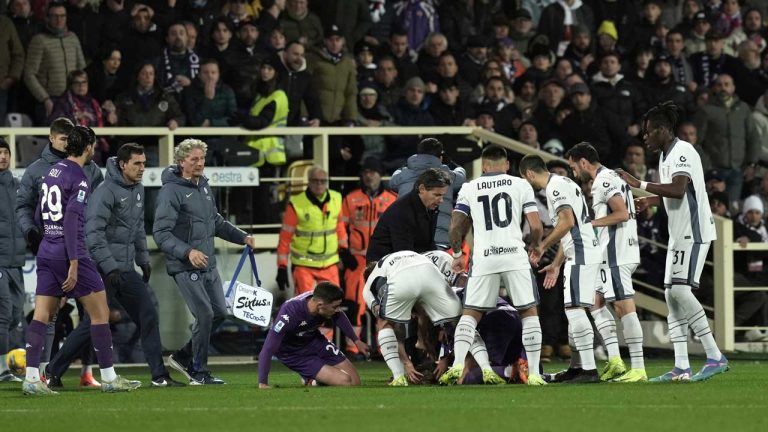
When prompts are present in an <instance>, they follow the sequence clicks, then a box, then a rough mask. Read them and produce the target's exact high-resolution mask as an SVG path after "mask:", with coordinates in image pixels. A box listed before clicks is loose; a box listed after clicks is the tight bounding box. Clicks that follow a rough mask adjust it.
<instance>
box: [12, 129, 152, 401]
mask: <svg viewBox="0 0 768 432" xmlns="http://www.w3.org/2000/svg"><path fill="white" fill-rule="evenodd" d="M95 144H96V135H95V134H94V133H93V131H92V130H91V129H89V128H86V127H81V126H77V127H75V128H74V129H73V130H72V132H71V133H70V134H69V137H68V140H67V148H66V154H67V158H66V159H63V160H61V161H59V162H57V163H56V164H54V165H52V166H51V168H50V170H49V171H48V174H47V175H46V177H45V179H44V180H43V182H42V184H41V185H40V196H41V198H40V203H39V204H38V207H37V211H36V212H35V218H36V219H37V222H38V225H39V226H42V227H43V231H44V234H43V241H42V243H41V244H40V249H39V250H38V253H37V291H36V293H35V294H36V295H35V312H34V316H33V318H32V322H31V323H30V324H29V327H28V328H27V344H26V348H27V376H26V379H25V380H24V383H23V385H22V391H23V392H24V394H26V395H46V394H56V392H54V391H52V390H50V389H49V388H48V386H47V385H46V384H45V382H43V381H42V380H41V379H40V369H39V366H40V356H41V354H42V350H43V344H44V343H45V330H46V325H47V324H48V320H49V319H50V317H51V315H53V314H54V313H56V311H57V310H58V305H59V301H60V298H61V297H64V296H67V297H71V298H76V299H78V300H79V301H80V302H81V303H82V304H83V306H84V307H85V310H86V312H87V313H88V315H89V316H90V317H91V323H92V324H91V340H92V341H93V347H94V350H95V351H96V356H97V358H98V361H99V370H100V372H101V380H102V381H101V382H102V384H101V389H102V391H105V392H116V391H130V390H134V389H136V388H138V387H139V386H141V383H140V382H138V381H129V380H126V379H124V378H122V377H120V376H118V375H117V374H116V373H115V369H114V368H113V367H112V333H111V332H110V330H109V308H108V306H107V296H106V294H105V292H104V283H103V282H102V280H101V277H100V276H99V272H98V271H97V269H96V264H95V263H94V262H93V261H92V260H91V258H90V256H89V255H88V250H87V249H86V247H85V209H86V206H87V204H88V195H89V194H90V186H89V184H88V179H87V177H86V175H85V172H84V171H83V166H85V165H86V164H87V163H88V162H89V161H90V160H91V158H92V157H93V153H94V147H95Z"/></svg>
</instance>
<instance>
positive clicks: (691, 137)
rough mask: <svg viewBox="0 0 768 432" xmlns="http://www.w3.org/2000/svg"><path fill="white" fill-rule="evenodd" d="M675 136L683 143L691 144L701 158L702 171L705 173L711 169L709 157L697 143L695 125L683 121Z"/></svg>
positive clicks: (697, 134)
mask: <svg viewBox="0 0 768 432" xmlns="http://www.w3.org/2000/svg"><path fill="white" fill-rule="evenodd" d="M677 136H678V138H680V139H681V140H683V141H687V142H689V143H691V144H693V148H694V149H696V152H697V153H699V157H700V158H701V166H702V169H704V171H705V172H706V171H707V170H709V169H710V168H712V163H711V162H710V161H709V156H707V154H706V153H705V152H704V149H702V148H701V144H700V143H699V132H698V130H697V129H696V125H695V124H693V122H691V121H684V122H682V123H680V124H679V125H678V126H677Z"/></svg>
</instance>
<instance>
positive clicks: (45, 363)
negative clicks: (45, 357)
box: [38, 362, 50, 373]
mask: <svg viewBox="0 0 768 432" xmlns="http://www.w3.org/2000/svg"><path fill="white" fill-rule="evenodd" d="M48 363H50V362H40V366H39V367H38V369H40V370H41V371H43V373H45V368H46V366H48Z"/></svg>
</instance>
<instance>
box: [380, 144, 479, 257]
mask: <svg viewBox="0 0 768 432" xmlns="http://www.w3.org/2000/svg"><path fill="white" fill-rule="evenodd" d="M444 155H445V152H444V151H443V144H442V143H441V142H440V141H438V140H437V139H435V138H425V139H423V140H421V141H420V142H419V144H418V145H417V146H416V154H414V155H412V156H411V157H409V158H408V162H407V163H406V166H405V167H404V168H402V169H400V170H397V171H395V173H394V174H392V179H391V180H390V181H389V186H390V187H391V188H392V190H394V191H396V192H397V194H398V200H399V199H401V198H402V199H407V198H406V197H407V196H408V194H409V192H411V191H412V190H416V189H419V190H420V188H419V187H418V179H420V178H421V176H423V175H424V174H425V173H426V172H427V171H430V170H439V171H440V172H442V173H443V174H442V175H444V176H445V177H446V178H447V179H449V181H448V182H447V184H446V186H447V185H450V187H449V188H448V190H447V191H446V193H445V195H444V197H443V201H442V203H440V205H439V207H438V211H439V213H438V216H437V228H436V229H435V230H434V231H433V232H434V244H435V245H437V246H438V247H441V248H443V249H447V248H448V245H449V244H450V243H449V241H448V229H449V228H450V225H451V212H452V211H453V206H454V204H455V199H456V198H455V197H456V195H457V194H458V193H459V189H461V186H462V185H463V184H464V182H466V181H467V173H466V171H465V170H464V168H462V167H460V166H457V167H455V168H453V169H451V168H449V167H448V165H445V164H444V163H443V156H444ZM433 249H434V248H433ZM409 250H415V249H409ZM428 250H431V249H428ZM390 252H394V251H390ZM368 258H369V260H370V259H371V255H370V254H369V256H368Z"/></svg>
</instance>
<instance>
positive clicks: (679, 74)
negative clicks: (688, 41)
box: [666, 30, 698, 92]
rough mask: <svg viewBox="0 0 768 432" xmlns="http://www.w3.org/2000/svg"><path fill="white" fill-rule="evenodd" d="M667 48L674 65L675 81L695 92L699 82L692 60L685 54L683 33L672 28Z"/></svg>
mask: <svg viewBox="0 0 768 432" xmlns="http://www.w3.org/2000/svg"><path fill="white" fill-rule="evenodd" d="M666 42H667V44H666V48H667V53H668V54H669V55H668V59H669V64H670V66H672V75H673V76H674V79H675V82H677V83H678V84H680V85H684V86H685V87H686V88H687V89H688V90H689V91H690V92H695V91H696V87H697V86H698V84H697V83H696V81H695V80H694V79H693V69H692V68H691V62H689V61H688V58H687V57H686V56H685V53H684V52H683V49H684V48H685V44H684V39H683V33H681V32H680V31H678V30H670V31H669V33H667V37H666Z"/></svg>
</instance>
